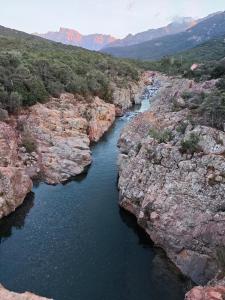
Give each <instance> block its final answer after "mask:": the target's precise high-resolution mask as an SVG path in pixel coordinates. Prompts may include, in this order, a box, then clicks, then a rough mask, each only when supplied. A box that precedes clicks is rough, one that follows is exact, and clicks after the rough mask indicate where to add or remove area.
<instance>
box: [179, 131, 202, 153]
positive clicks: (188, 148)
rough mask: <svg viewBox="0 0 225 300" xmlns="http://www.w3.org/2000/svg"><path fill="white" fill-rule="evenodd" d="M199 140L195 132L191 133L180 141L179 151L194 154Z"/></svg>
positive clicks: (197, 149)
mask: <svg viewBox="0 0 225 300" xmlns="http://www.w3.org/2000/svg"><path fill="white" fill-rule="evenodd" d="M199 141H200V138H199V136H198V135H197V134H196V133H191V134H190V136H189V138H188V139H183V140H182V141H181V148H180V151H181V153H187V154H194V153H195V152H197V151H199V145H198V143H199Z"/></svg>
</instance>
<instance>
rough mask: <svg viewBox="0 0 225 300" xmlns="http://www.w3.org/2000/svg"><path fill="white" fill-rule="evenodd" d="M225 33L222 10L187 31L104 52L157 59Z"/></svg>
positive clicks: (143, 58)
mask: <svg viewBox="0 0 225 300" xmlns="http://www.w3.org/2000/svg"><path fill="white" fill-rule="evenodd" d="M224 34H225V12H222V13H218V14H215V15H212V16H210V17H208V18H206V19H203V21H201V22H200V23H198V24H197V25H195V26H194V27H192V28H190V29H188V30H186V31H185V32H182V33H178V34H175V35H170V36H166V37H162V38H158V39H154V40H152V41H148V42H145V43H141V44H138V45H133V46H128V47H115V48H107V49H104V52H105V53H109V54H111V55H114V56H118V57H127V58H135V59H142V60H157V59H160V58H162V57H163V56H167V55H173V54H176V53H178V52H181V51H185V50H188V49H191V48H194V47H196V46H197V45H200V44H202V43H204V42H207V41H208V40H210V39H213V38H216V37H220V36H222V35H224Z"/></svg>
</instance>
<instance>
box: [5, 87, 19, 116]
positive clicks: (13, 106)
mask: <svg viewBox="0 0 225 300" xmlns="http://www.w3.org/2000/svg"><path fill="white" fill-rule="evenodd" d="M21 106H22V97H21V95H20V94H19V93H17V92H12V93H11V94H10V96H9V102H8V105H7V107H8V111H9V112H10V113H15V112H18V111H19V109H20V108H21Z"/></svg>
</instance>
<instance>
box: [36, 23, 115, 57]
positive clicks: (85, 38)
mask: <svg viewBox="0 0 225 300" xmlns="http://www.w3.org/2000/svg"><path fill="white" fill-rule="evenodd" d="M34 35H36V36H39V37H42V38H45V39H48V40H52V41H55V42H60V43H63V44H67V45H73V46H79V47H83V48H86V49H89V50H96V51H97V50H100V49H102V48H103V47H105V46H106V45H108V44H110V43H112V42H114V41H115V40H116V38H115V37H113V36H111V35H106V34H98V33H96V34H89V35H83V34H81V33H80V32H79V31H77V30H75V29H70V28H65V27H60V28H59V31H49V32H47V33H44V34H39V33H34Z"/></svg>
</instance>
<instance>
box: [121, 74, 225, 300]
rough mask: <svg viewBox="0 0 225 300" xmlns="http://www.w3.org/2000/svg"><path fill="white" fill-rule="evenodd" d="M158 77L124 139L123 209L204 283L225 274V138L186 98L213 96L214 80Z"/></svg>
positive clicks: (124, 132) (176, 262)
mask: <svg viewBox="0 0 225 300" xmlns="http://www.w3.org/2000/svg"><path fill="white" fill-rule="evenodd" d="M159 80H160V81H161V85H162V86H161V89H160V92H159V94H158V95H157V96H156V98H155V99H154V100H153V103H152V107H151V110H150V111H149V112H146V113H143V114H140V115H139V116H137V117H136V118H135V119H134V120H133V121H131V123H130V124H129V125H128V126H127V127H126V128H125V129H124V130H123V132H122V134H121V137H120V140H119V148H120V156H119V183H118V185H119V190H120V205H121V206H122V207H123V208H125V209H126V210H128V211H130V212H131V213H132V214H134V215H135V216H136V217H137V220H138V223H139V224H140V225H141V226H142V227H143V228H144V229H145V230H146V232H147V233H148V234H149V236H150V237H151V239H152V240H153V241H154V242H155V244H156V245H157V246H159V247H162V248H163V249H164V250H165V251H166V253H167V255H168V256H169V258H170V259H171V260H172V261H173V262H174V263H175V264H176V265H177V267H178V268H179V269H180V270H181V271H182V272H183V273H184V274H185V275H187V276H189V277H190V278H192V279H193V281H195V282H196V283H200V284H205V283H206V282H208V281H209V280H211V279H212V278H213V277H214V276H215V275H216V274H218V271H219V273H220V276H222V275H221V274H224V259H223V257H224V256H223V251H224V246H225V235H224V222H225V212H224V211H225V209H224V205H225V202H224V193H225V177H224V174H225V157H224V153H225V133H224V132H223V131H219V130H217V129H214V128H211V127H207V126H200V125H193V124H192V122H191V120H190V119H189V117H188V115H189V108H188V107H187V106H186V105H185V101H184V99H183V98H182V95H183V93H184V92H193V91H198V92H199V93H201V92H205V93H208V92H209V89H213V86H214V84H215V82H207V83H204V84H197V83H194V82H191V81H189V80H185V79H172V78H166V77H163V76H160V75H159ZM177 106H179V109H177ZM188 299H192V298H188ZM196 299H202V298H196ZM204 299H205V298H204Z"/></svg>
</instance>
